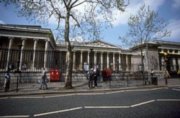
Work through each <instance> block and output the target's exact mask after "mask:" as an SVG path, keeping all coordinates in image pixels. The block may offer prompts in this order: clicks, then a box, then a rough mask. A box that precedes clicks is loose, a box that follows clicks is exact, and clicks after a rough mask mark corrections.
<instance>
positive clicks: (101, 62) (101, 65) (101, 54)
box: [101, 52, 103, 70]
mask: <svg viewBox="0 0 180 118" xmlns="http://www.w3.org/2000/svg"><path fill="white" fill-rule="evenodd" d="M101 70H103V52H101Z"/></svg>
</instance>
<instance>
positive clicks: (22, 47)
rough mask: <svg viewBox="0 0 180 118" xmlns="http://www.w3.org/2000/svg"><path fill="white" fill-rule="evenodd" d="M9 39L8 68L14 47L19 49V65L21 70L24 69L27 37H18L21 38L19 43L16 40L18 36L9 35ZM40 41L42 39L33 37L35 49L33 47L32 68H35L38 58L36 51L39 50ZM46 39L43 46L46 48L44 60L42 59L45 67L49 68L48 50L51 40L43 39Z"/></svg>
mask: <svg viewBox="0 0 180 118" xmlns="http://www.w3.org/2000/svg"><path fill="white" fill-rule="evenodd" d="M7 38H8V39H9V42H8V51H7V61H6V70H7V68H8V66H9V64H10V63H11V62H10V56H11V50H12V49H17V47H18V50H19V58H18V63H19V64H18V65H19V67H18V68H19V70H21V69H22V65H23V55H24V50H25V46H26V45H28V44H27V43H26V41H27V38H18V39H20V43H19V44H17V42H15V40H17V38H13V37H7ZM38 41H40V39H33V49H32V52H33V54H32V64H31V67H30V68H31V69H33V70H34V69H35V60H36V52H37V44H38ZM43 41H45V46H44V48H43V50H44V60H41V61H43V62H44V64H43V67H44V68H47V51H48V47H49V41H48V40H43ZM13 44H14V45H15V47H13Z"/></svg>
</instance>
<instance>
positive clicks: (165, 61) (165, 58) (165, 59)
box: [164, 52, 168, 70]
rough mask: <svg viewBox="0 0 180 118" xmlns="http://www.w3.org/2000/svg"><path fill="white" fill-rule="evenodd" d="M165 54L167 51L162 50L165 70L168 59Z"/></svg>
mask: <svg viewBox="0 0 180 118" xmlns="http://www.w3.org/2000/svg"><path fill="white" fill-rule="evenodd" d="M167 55H168V53H167V52H164V63H165V65H164V67H165V69H166V70H167V61H168V59H167Z"/></svg>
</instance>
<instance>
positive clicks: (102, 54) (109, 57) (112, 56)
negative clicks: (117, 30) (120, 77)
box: [73, 50, 131, 71]
mask: <svg viewBox="0 0 180 118" xmlns="http://www.w3.org/2000/svg"><path fill="white" fill-rule="evenodd" d="M84 64H88V65H89V68H92V67H93V65H98V66H99V68H100V70H103V69H104V68H111V69H113V70H114V71H117V70H119V71H120V70H123V69H124V70H125V71H128V70H130V69H131V56H130V55H127V54H122V53H119V52H113V51H109V52H107V51H98V50H97V51H87V50H85V51H84V50H75V51H73V71H77V70H83V65H84ZM123 66H124V67H123Z"/></svg>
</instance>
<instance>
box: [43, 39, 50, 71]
mask: <svg viewBox="0 0 180 118" xmlns="http://www.w3.org/2000/svg"><path fill="white" fill-rule="evenodd" d="M48 44H49V41H46V44H45V50H44V52H45V53H44V68H47V51H48Z"/></svg>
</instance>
